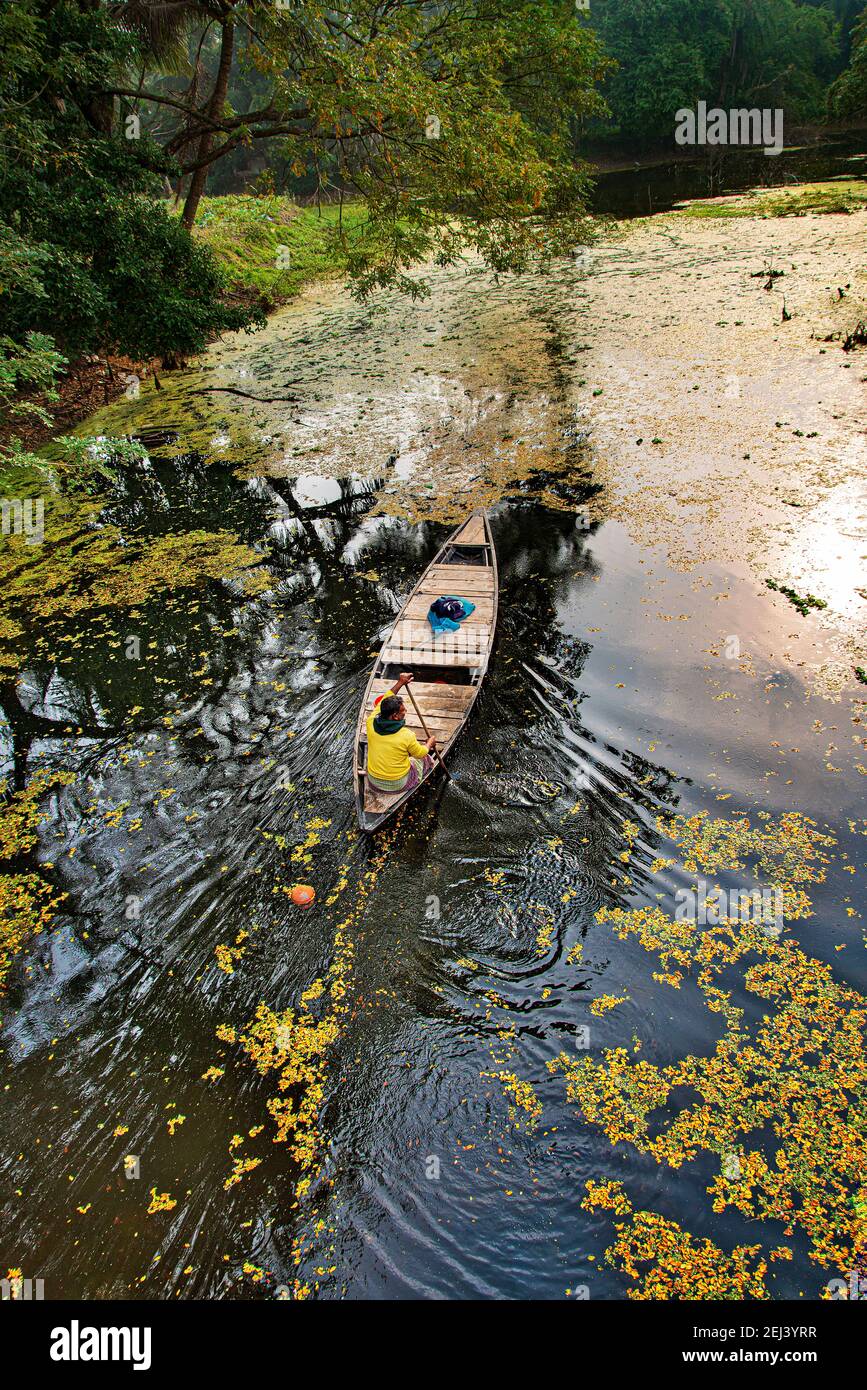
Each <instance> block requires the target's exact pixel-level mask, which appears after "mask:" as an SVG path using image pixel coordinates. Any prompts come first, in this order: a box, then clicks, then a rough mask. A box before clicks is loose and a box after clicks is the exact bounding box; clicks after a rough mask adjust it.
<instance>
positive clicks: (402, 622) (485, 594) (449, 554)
mask: <svg viewBox="0 0 867 1390" xmlns="http://www.w3.org/2000/svg"><path fill="white" fill-rule="evenodd" d="M497 590H498V583H497V555H496V551H495V550H494V541H493V537H492V536H491V528H490V526H489V525H488V519H487V517H486V515H485V513H484V512H482V511H477V512H473V513H472V515H471V516H470V518H469V520H467V521H464V522H462V523H461V525H460V526H459V527H458V528H457V529H456V530H455V531H453V532H452V534H451V535H450V536H449V538H448V540H447V541H446V542H445V544H444V545H443V546H442V547H441V548H440V550H438V551H437V553H436V555H435V556H434V558H433V560H432V561H431V563H430V564H429V565H428V567H427V569H426V570H425V572H424V574H423V575H422V577H421V579H420V580H419V582H418V583H417V584H416V586H415V588H414V589H413V591H412V593H411V594H410V596H409V598H408V600H407V602H406V603H405V604H404V606H403V608H402V609H401V611H400V613H399V614H398V616H397V618H396V619H395V622H394V625H393V626H392V628H391V631H390V632H389V634H388V637H387V638H386V639H385V642H384V644H383V647H382V650H381V651H380V653H379V657H378V658H377V661H376V665H375V666H374V668H373V670H372V672H371V674H370V679H369V681H368V682H367V689H366V690H365V692H364V699H363V700H362V702H361V710H360V712H359V716H358V728H357V730H356V735H355V762H354V779H355V806H356V810H357V812H358V823H359V825H360V826H361V828H362V830H378V829H379V827H380V826H381V825H383V824H384V823H385V821H387V820H389V819H390V818H391V817H392V816H393V815H394V814H395V812H396V811H398V810H399V809H400V807H401V806H403V805H405V804H406V802H407V801H408V800H409V798H410V797H411V796H412V795H413V794H414V793H415V792H417V791H418V789H419V787H420V786H421V785H422V784H423V783H424V782H426V781H427V780H428V778H429V777H431V776H432V775H433V774H434V773H435V772H436V771H437V770H438V769H439V763H438V762H437V760H436V758H434V759H433V767H432V768H431V770H430V771H429V772H428V773H427V774H426V775H425V776H424V777H423V778H422V779H421V781H420V782H419V783H418V784H417V785H416V786H415V787H411V788H410V789H409V790H408V791H403V792H381V791H378V790H377V789H376V787H372V786H371V785H370V783H369V782H368V780H367V729H366V725H367V718H368V715H369V714H370V713H371V711H372V709H373V706H374V701H375V700H376V697H377V695H382V694H384V693H385V691H386V690H388V689H389V687H390V685H391V684H392V682H393V681H394V680H396V678H397V677H398V676H399V675H400V673H401V671H411V672H412V674H413V676H414V677H415V679H414V680H413V683H412V685H411V687H410V689H411V690H412V694H413V696H414V698H415V702H416V704H417V705H418V708H419V712H420V713H421V714H422V715H423V716H424V721H425V723H426V724H427V727H428V729H429V731H430V733H431V734H434V735H435V736H436V740H437V748H438V749H439V752H440V754H441V755H442V756H443V757H444V758H445V757H447V755H448V754H449V752H450V751H451V748H452V746H453V744H454V742H455V740H456V739H457V737H458V735H459V734H460V732H461V730H462V729H463V727H464V725H465V724H466V722H467V719H468V718H469V714H470V710H471V709H472V707H473V705H474V704H475V702H476V699H477V697H478V694H479V690H480V688H481V684H482V680H483V678H484V675H485V672H486V671H487V669H488V659H489V657H490V654H491V648H492V646H493V643H494V631H495V628H496V625H497V597H498V594H497ZM446 595H454V596H455V597H458V598H466V599H469V601H470V602H471V603H474V604H475V611H474V612H473V613H471V614H470V616H469V617H468V618H465V619H464V621H463V622H462V623H461V625H460V628H459V630H458V631H457V632H443V633H439V634H438V635H436V636H435V635H434V633H433V631H432V629H431V626H430V623H429V622H428V619H427V614H428V609H429V608H430V606H431V604H432V603H433V601H434V600H435V599H437V598H441V597H445V596H446ZM404 702H405V704H406V724H407V727H408V728H410V729H412V731H413V733H414V734H415V736H416V738H417V739H418V740H419V742H422V743H423V742H424V740H425V738H426V735H425V731H424V729H423V727H422V725H421V721H420V720H419V717H418V715H417V714H416V712H415V709H414V708H413V704H412V700H410V698H409V695H408V694H406V692H404Z"/></svg>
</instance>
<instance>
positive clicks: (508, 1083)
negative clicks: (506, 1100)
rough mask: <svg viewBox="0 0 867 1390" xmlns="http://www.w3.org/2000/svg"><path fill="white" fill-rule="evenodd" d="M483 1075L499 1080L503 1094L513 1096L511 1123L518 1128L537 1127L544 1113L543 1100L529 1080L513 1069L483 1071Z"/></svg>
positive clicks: (510, 1112) (510, 1110)
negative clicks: (518, 1074)
mask: <svg viewBox="0 0 867 1390" xmlns="http://www.w3.org/2000/svg"><path fill="white" fill-rule="evenodd" d="M482 1075H483V1076H489V1077H492V1078H493V1079H494V1080H496V1081H499V1082H500V1084H501V1086H502V1088H503V1094H504V1095H505V1096H507V1097H510V1098H511V1101H512V1104H511V1105H510V1106H509V1120H510V1123H511V1124H513V1125H514V1126H515V1128H516V1129H528V1130H531V1129H535V1128H536V1125H537V1124H538V1122H539V1118H540V1116H541V1114H542V1102H541V1101H540V1100H539V1097H538V1096H537V1095H536V1092H535V1091H534V1089H533V1087H532V1086H531V1085H530V1083H529V1081H523V1080H522V1079H521V1078H520V1077H519V1076H516V1074H515V1073H514V1072H513V1071H498V1072H483V1073H482Z"/></svg>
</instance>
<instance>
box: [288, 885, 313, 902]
mask: <svg viewBox="0 0 867 1390" xmlns="http://www.w3.org/2000/svg"><path fill="white" fill-rule="evenodd" d="M290 897H291V898H292V901H293V903H294V904H295V906H296V907H312V906H313V903H314V901H315V898H316V889H315V888H311V887H310V884H309V883H296V884H295V887H294V888H293V889H292V892H291V894H290Z"/></svg>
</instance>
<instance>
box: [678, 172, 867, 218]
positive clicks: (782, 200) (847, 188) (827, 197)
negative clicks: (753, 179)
mask: <svg viewBox="0 0 867 1390" xmlns="http://www.w3.org/2000/svg"><path fill="white" fill-rule="evenodd" d="M865 207H867V182H865V180H864V179H834V180H832V181H831V182H828V183H806V184H799V185H797V186H795V187H792V188H774V189H753V190H752V191H751V192H749V193H742V194H738V195H737V196H735V197H731V198H718V199H714V200H713V202H707V203H689V204H687V205H686V206H685V207H681V208H677V209H676V211H675V213H674V214H673V215H674V216H676V217H691V218H709V219H712V218H723V217H803V216H804V215H805V214H806V213H808V212H818V213H847V212H855V211H856V210H857V209H858V208H865Z"/></svg>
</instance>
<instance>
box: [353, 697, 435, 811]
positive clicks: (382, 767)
mask: <svg viewBox="0 0 867 1390" xmlns="http://www.w3.org/2000/svg"><path fill="white" fill-rule="evenodd" d="M412 679H413V678H412V674H411V673H410V672H409V671H402V672H401V674H400V675H399V676H398V678H397V680H396V681H395V683H394V685H393V686H392V687H391V689H390V690H387V691H386V692H385V694H384V695H383V697H382V699H381V700H380V701H379V704H378V705H377V706H376V708H375V709H374V710H373V711H372V713H371V714H369V715H368V717H367V780H368V782H369V783H370V785H371V786H372V787H376V789H377V791H380V792H402V791H409V790H410V789H411V788H412V787H417V786H418V783H419V779H420V778H421V777H424V776H426V774H427V773H428V772H429V770H430V764H431V758H430V755H431V753H432V752H433V751H434V749H435V748H436V746H437V741H436V739H435V738H434V737H433V736H431V738H429V739H428V740H427V742H426V743H419V741H418V739H417V738H416V736H415V734H414V733H413V732H412V730H411V729H408V728H407V727H406V705H405V704H404V703H403V700H402V699H401V698H400V691H401V690H402V689H403V688H404V686H405V685H410V684H411V683H412Z"/></svg>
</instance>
